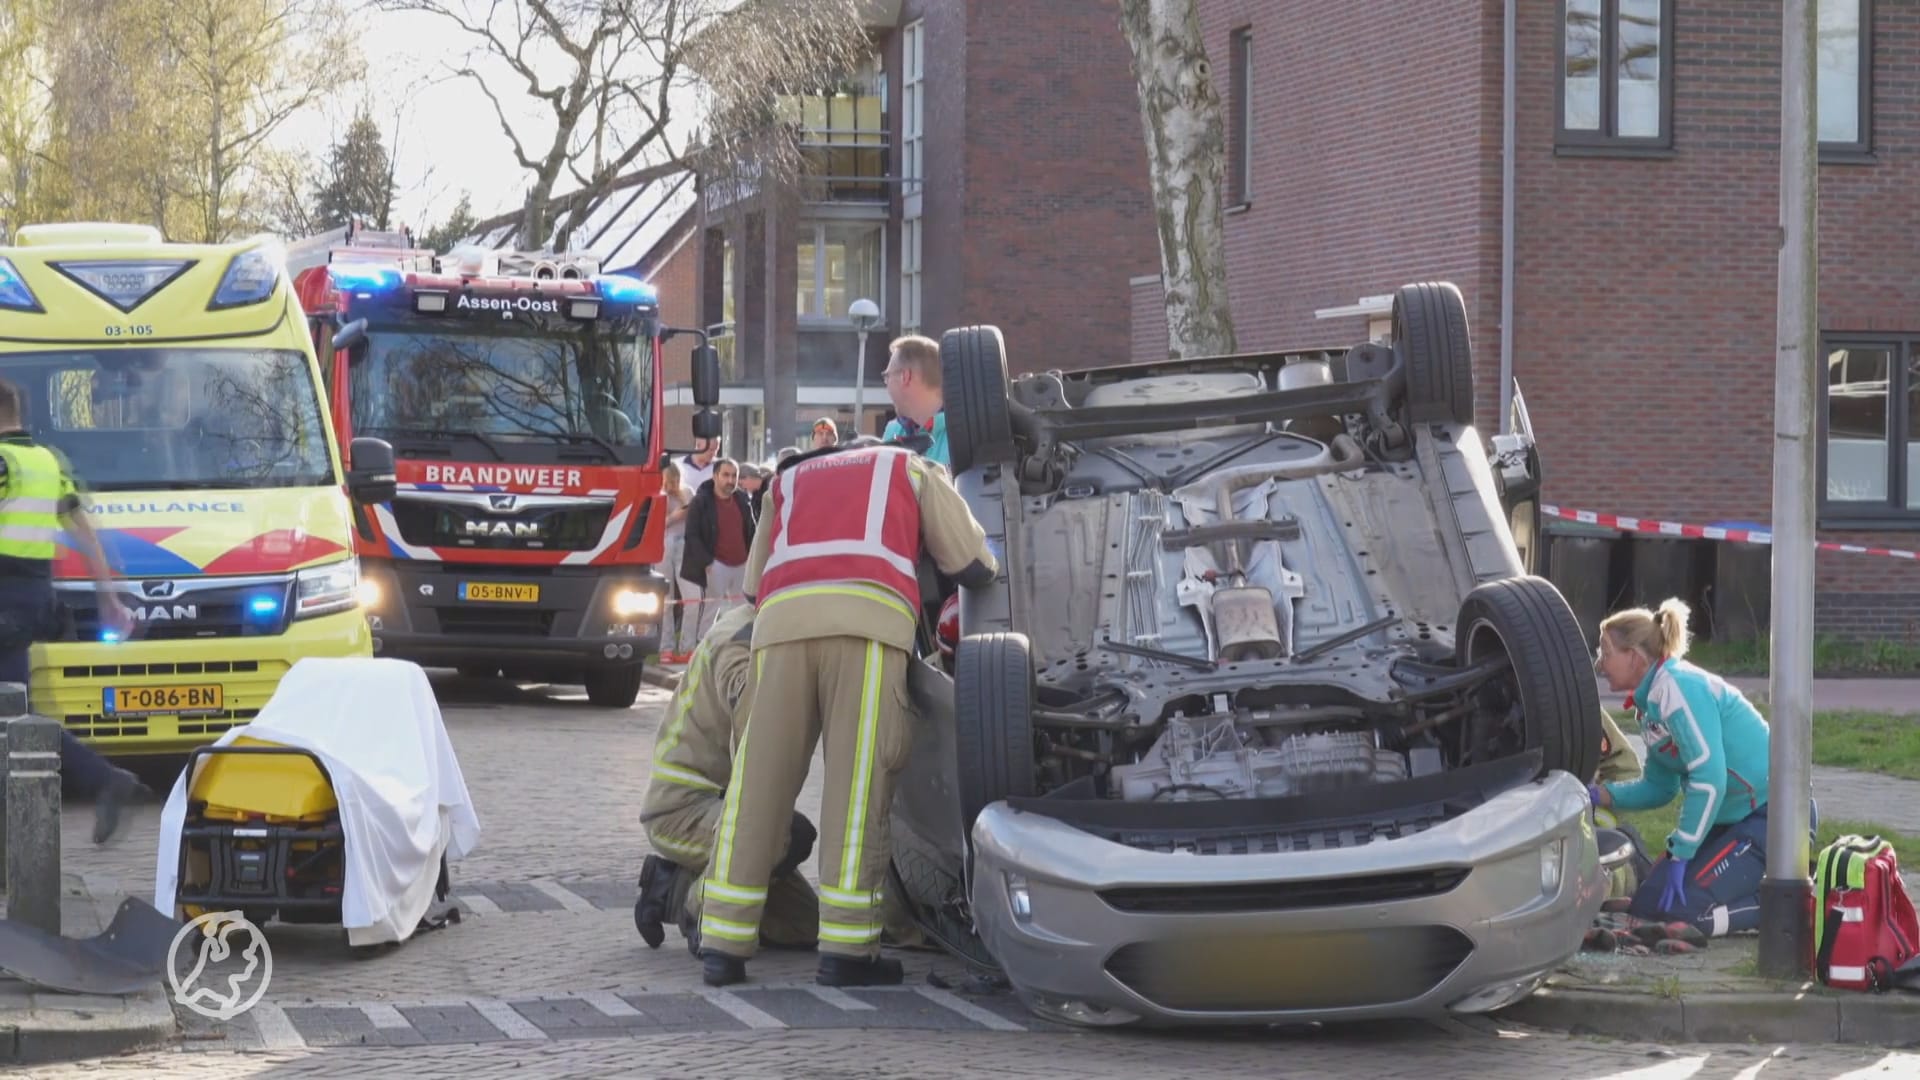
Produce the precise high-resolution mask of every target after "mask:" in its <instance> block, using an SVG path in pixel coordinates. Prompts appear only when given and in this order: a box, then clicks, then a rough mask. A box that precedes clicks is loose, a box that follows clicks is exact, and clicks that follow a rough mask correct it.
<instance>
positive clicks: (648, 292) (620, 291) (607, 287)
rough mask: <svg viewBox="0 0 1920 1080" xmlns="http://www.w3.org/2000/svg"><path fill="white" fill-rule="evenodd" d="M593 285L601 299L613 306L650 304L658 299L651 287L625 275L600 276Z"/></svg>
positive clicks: (657, 294) (657, 293)
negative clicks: (598, 291) (613, 304)
mask: <svg viewBox="0 0 1920 1080" xmlns="http://www.w3.org/2000/svg"><path fill="white" fill-rule="evenodd" d="M593 284H594V287H595V288H596V289H598V290H600V295H601V296H602V297H603V298H605V299H606V300H608V301H609V302H611V303H615V304H651V303H654V302H655V301H656V300H658V299H659V298H660V294H659V292H657V291H656V290H655V289H654V287H653V286H651V285H649V284H647V283H646V282H644V281H641V280H640V279H639V278H632V277H628V276H627V275H625V274H600V275H598V276H596V277H595V278H594V279H593Z"/></svg>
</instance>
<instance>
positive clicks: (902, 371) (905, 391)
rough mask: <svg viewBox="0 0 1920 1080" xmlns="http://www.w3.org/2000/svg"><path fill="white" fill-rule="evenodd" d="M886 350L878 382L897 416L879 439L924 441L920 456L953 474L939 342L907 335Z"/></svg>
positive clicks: (888, 424)
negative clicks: (885, 387) (883, 368)
mask: <svg viewBox="0 0 1920 1080" xmlns="http://www.w3.org/2000/svg"><path fill="white" fill-rule="evenodd" d="M889 348H890V349H891V350H892V355H891V356H889V357H888V358H887V369H886V370H885V371H883V372H881V374H880V379H881V381H882V382H884V383H885V384H886V386H887V397H888V398H890V399H891V400H892V401H893V411H894V412H895V413H896V414H898V415H897V416H896V418H895V419H893V420H891V421H889V422H888V423H887V429H886V430H885V431H884V432H882V433H881V435H880V438H881V439H883V440H884V441H886V442H899V441H903V440H915V441H916V442H917V441H918V440H926V445H925V446H922V447H920V455H921V456H922V457H928V458H932V459H933V460H935V461H937V462H939V463H940V464H941V465H944V466H945V467H946V468H947V471H948V472H952V471H953V461H952V459H950V458H949V457H948V456H947V414H946V412H945V411H944V410H945V408H946V397H945V395H944V394H943V393H942V392H941V389H940V343H939V342H937V341H935V340H933V339H932V338H930V337H922V336H921V335H919V334H909V335H907V336H906V337H902V338H896V339H894V341H893V343H892V344H891V345H890V346H889Z"/></svg>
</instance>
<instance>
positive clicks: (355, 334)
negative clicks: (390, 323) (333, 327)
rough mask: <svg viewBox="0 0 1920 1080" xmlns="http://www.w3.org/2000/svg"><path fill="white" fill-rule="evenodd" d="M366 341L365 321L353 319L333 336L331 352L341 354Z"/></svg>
mask: <svg viewBox="0 0 1920 1080" xmlns="http://www.w3.org/2000/svg"><path fill="white" fill-rule="evenodd" d="M365 340H367V320H365V319H355V320H353V321H352V322H350V323H348V324H347V325H345V326H343V327H341V328H340V329H339V331H338V332H337V333H335V334H334V335H333V351H334V352H341V351H344V350H346V349H351V348H353V347H354V346H355V345H358V344H360V343H361V342H363V341H365Z"/></svg>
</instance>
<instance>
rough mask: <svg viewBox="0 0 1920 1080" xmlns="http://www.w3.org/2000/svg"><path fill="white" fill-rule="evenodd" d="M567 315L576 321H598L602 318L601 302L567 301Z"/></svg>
mask: <svg viewBox="0 0 1920 1080" xmlns="http://www.w3.org/2000/svg"><path fill="white" fill-rule="evenodd" d="M567 314H568V315H569V316H570V317H572V318H575V319H582V320H585V319H597V318H599V317H600V301H598V300H569V301H567Z"/></svg>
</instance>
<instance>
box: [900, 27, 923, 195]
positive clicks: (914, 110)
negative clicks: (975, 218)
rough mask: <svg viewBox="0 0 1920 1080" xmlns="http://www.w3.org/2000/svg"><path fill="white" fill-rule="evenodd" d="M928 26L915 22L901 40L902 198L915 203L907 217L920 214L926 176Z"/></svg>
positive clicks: (904, 31)
mask: <svg viewBox="0 0 1920 1080" xmlns="http://www.w3.org/2000/svg"><path fill="white" fill-rule="evenodd" d="M926 87H927V83H926V27H925V24H924V23H922V22H921V21H920V20H918V19H916V20H914V21H913V22H910V23H908V24H907V28H906V29H905V30H903V31H901V39H900V128H901V131H900V179H901V180H902V181H903V183H902V188H901V195H902V196H903V197H904V198H907V199H910V200H912V205H911V207H910V208H909V212H908V214H907V216H908V217H918V216H919V213H920V206H919V200H920V181H921V180H922V179H924V178H925V177H926V157H925V154H926V138H925V136H924V134H923V133H924V131H925V120H926V99H925V97H924V95H925V93H926Z"/></svg>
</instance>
